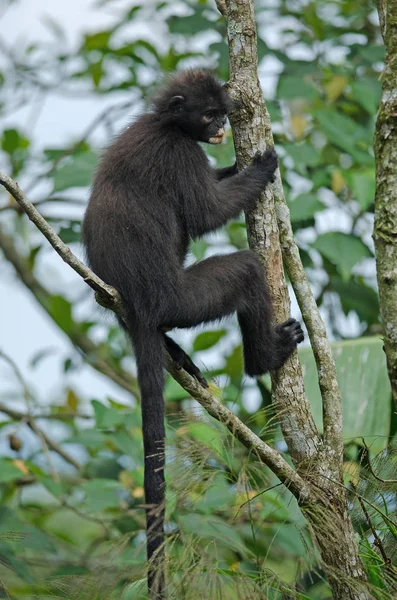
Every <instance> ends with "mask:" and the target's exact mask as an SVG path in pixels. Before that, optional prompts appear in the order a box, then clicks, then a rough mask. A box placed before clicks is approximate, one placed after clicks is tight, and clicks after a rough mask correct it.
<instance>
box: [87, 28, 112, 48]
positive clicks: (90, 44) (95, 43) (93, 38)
mask: <svg viewBox="0 0 397 600" xmlns="http://www.w3.org/2000/svg"><path fill="white" fill-rule="evenodd" d="M112 33H113V30H112V29H110V30H107V31H98V32H97V33H93V34H92V35H85V40H84V44H83V48H84V49H85V50H105V49H107V47H108V44H109V40H110V36H111V35H112Z"/></svg>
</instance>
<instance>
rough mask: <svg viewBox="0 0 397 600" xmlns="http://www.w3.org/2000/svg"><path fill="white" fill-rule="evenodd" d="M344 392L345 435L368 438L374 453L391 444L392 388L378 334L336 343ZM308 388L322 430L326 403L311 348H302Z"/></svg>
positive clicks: (335, 353)
mask: <svg viewBox="0 0 397 600" xmlns="http://www.w3.org/2000/svg"><path fill="white" fill-rule="evenodd" d="M331 347H332V354H333V356H334V358H335V363H336V370H337V375H338V382H339V385H340V390H341V394H342V408H343V437H344V439H345V440H351V439H354V438H356V437H360V436H362V437H364V438H365V437H367V438H368V443H370V445H371V450H373V452H378V451H380V450H382V449H383V448H384V447H385V446H386V444H387V438H388V436H389V433H390V423H391V391H390V382H389V377H388V375H387V369H386V360H385V355H384V352H383V342H382V340H380V339H378V338H376V337H363V338H358V339H355V340H347V341H341V342H333V343H332V344H331ZM299 357H300V360H301V362H302V365H303V372H304V378H305V388H306V391H307V395H308V398H309V401H310V404H311V406H312V408H313V416H314V419H315V421H316V424H317V425H318V427H320V429H322V404H321V395H320V389H319V386H318V376H317V370H316V365H315V362H314V358H313V354H312V351H311V348H302V349H300V350H299Z"/></svg>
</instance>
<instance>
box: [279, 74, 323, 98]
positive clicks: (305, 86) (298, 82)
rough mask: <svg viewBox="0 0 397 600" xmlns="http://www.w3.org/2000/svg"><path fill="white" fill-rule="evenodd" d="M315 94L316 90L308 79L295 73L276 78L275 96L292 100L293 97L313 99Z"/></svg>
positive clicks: (316, 94)
mask: <svg viewBox="0 0 397 600" xmlns="http://www.w3.org/2000/svg"><path fill="white" fill-rule="evenodd" d="M317 96H318V91H317V89H316V87H315V86H314V84H313V83H312V82H311V81H310V79H307V78H306V79H305V78H303V77H297V76H295V75H283V76H282V77H280V78H279V80H278V86H277V98H283V99H284V100H293V99H294V98H305V99H306V100H313V98H317Z"/></svg>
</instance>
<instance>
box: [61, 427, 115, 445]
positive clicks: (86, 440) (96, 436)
mask: <svg viewBox="0 0 397 600" xmlns="http://www.w3.org/2000/svg"><path fill="white" fill-rule="evenodd" d="M66 442H67V443H68V444H81V445H82V446H85V447H86V448H88V449H89V450H100V449H101V448H103V447H104V445H105V443H106V435H105V434H104V433H102V431H98V430H97V429H81V430H80V431H78V432H77V433H76V435H73V436H71V437H69V438H68V439H67V440H66Z"/></svg>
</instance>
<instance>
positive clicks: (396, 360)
mask: <svg viewBox="0 0 397 600" xmlns="http://www.w3.org/2000/svg"><path fill="white" fill-rule="evenodd" d="M378 12H379V20H380V25H381V32H382V36H383V40H384V43H385V49H386V57H385V67H384V70H383V73H382V79H383V85H382V97H381V102H380V107H379V114H378V118H377V122H376V130H375V141H374V150H375V160H376V194H375V225H374V235H373V237H374V243H375V255H376V270H377V278H378V287H379V300H380V313H381V317H382V321H383V324H384V342H385V346H384V347H385V352H386V358H387V367H388V372H389V378H390V383H391V387H392V392H393V397H394V401H395V404H396V407H397V0H388V1H387V2H386V0H379V1H378Z"/></svg>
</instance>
